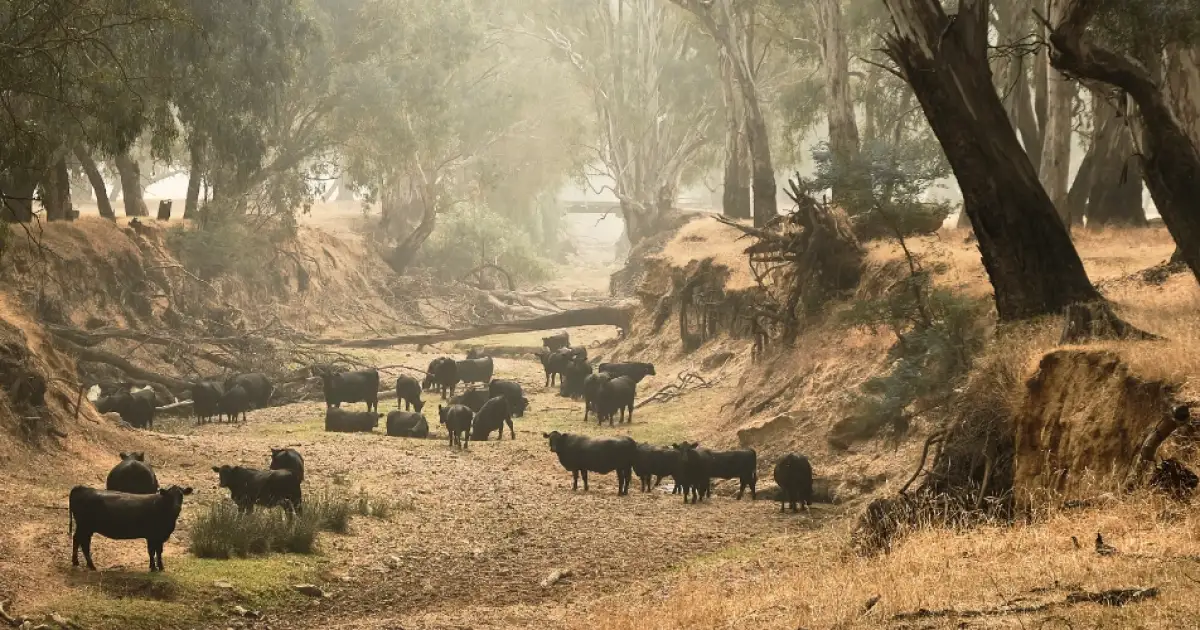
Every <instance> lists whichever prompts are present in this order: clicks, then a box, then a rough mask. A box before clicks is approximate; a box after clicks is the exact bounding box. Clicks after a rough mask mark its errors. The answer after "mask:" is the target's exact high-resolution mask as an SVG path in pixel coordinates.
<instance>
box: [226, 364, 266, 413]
mask: <svg viewBox="0 0 1200 630" xmlns="http://www.w3.org/2000/svg"><path fill="white" fill-rule="evenodd" d="M235 385H241V386H242V389H244V390H246V394H247V395H248V396H249V400H250V404H251V405H253V409H265V408H266V407H268V406H270V404H271V394H273V393H275V386H274V385H272V384H271V379H269V378H267V375H266V374H262V373H260V372H252V373H250V374H238V375H237V376H233V377H230V378H229V379H227V380H226V381H225V389H226V390H228V389H231V388H232V387H234V386H235Z"/></svg>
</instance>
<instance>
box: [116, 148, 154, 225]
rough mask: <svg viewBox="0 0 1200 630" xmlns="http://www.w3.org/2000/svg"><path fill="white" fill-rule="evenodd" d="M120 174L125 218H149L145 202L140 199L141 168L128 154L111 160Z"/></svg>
mask: <svg viewBox="0 0 1200 630" xmlns="http://www.w3.org/2000/svg"><path fill="white" fill-rule="evenodd" d="M113 161H114V162H115V163H116V165H117V172H119V173H120V174H121V193H122V194H123V195H124V198H125V216H127V217H144V216H149V215H150V211H149V210H148V209H147V208H146V201H145V200H144V199H143V198H142V167H141V166H139V165H138V163H137V160H134V159H132V158H130V157H129V154H128V153H126V154H123V155H118V156H117V157H116V158H115V159H114V160H113Z"/></svg>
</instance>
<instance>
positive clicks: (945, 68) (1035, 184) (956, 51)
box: [884, 0, 1100, 321]
mask: <svg viewBox="0 0 1200 630" xmlns="http://www.w3.org/2000/svg"><path fill="white" fill-rule="evenodd" d="M884 4H885V5H886V6H887V8H888V10H889V11H890V13H891V15H892V19H893V23H894V24H895V32H894V33H892V34H890V35H889V36H887V37H886V43H887V49H888V53H889V55H890V56H891V57H892V59H893V60H894V61H895V62H896V63H897V65H898V66H899V67H900V69H901V71H902V72H903V74H904V76H905V77H906V78H907V80H908V82H909V83H910V85H912V88H913V91H914V93H915V94H916V96H917V99H918V100H919V101H920V102H921V108H922V109H923V110H924V112H925V116H926V118H927V119H928V121H929V124H930V126H931V127H932V128H933V131H934V133H935V134H936V135H937V137H938V140H939V142H940V143H941V145H942V148H943V150H944V151H945V153H946V157H947V159H948V160H949V162H950V166H951V168H952V169H953V170H954V174H955V176H956V178H957V179H958V181H959V185H960V186H961V188H962V193H963V206H964V208H965V210H966V212H967V214H968V215H969V216H970V219H971V225H972V227H974V229H975V235H976V237H977V238H978V239H979V250H980V253H981V254H982V256H983V264H984V267H985V268H986V269H987V272H988V277H989V278H990V279H991V282H992V287H993V289H994V290H995V300H996V310H997V312H998V314H999V316H1000V319H1001V320H1003V321H1014V320H1021V319H1027V318H1030V317H1037V316H1040V315H1047V314H1056V313H1060V312H1062V310H1063V309H1064V308H1065V307H1066V306H1067V305H1068V304H1072V303H1076V302H1091V301H1096V300H1099V299H1100V294H1099V293H1098V292H1097V291H1096V289H1095V287H1093V286H1092V283H1091V281H1090V280H1089V279H1088V276H1087V273H1086V271H1084V268H1083V263H1082V261H1080V259H1079V254H1078V253H1077V252H1076V251H1075V247H1074V245H1073V244H1072V243H1071V237H1070V234H1069V233H1068V232H1067V228H1066V226H1065V225H1064V224H1063V222H1062V220H1061V219H1059V217H1058V213H1057V211H1056V210H1055V208H1054V204H1053V203H1051V201H1050V198H1049V197H1048V196H1047V195H1046V191H1045V189H1043V188H1042V186H1041V184H1040V183H1039V181H1038V176H1037V173H1036V172H1035V171H1034V170H1033V165H1032V164H1031V163H1030V161H1029V158H1028V157H1027V156H1026V154H1025V151H1024V149H1023V148H1022V147H1021V144H1020V142H1018V141H1017V136H1016V133H1015V132H1014V131H1013V127H1012V125H1011V124H1010V123H1009V121H1008V116H1007V114H1006V113H1005V111H1004V106H1003V105H1002V104H1001V103H1000V99H999V97H998V96H997V94H996V91H995V88H994V86H993V85H992V81H991V73H990V70H989V68H988V60H987V29H988V15H989V6H988V5H989V3H988V2H987V1H986V0H962V2H961V3H960V8H959V12H958V16H957V18H956V19H955V20H954V21H953V22H951V21H950V19H949V18H948V17H947V16H946V13H945V11H944V10H943V9H942V7H941V4H940V3H939V2H938V1H937V0H884Z"/></svg>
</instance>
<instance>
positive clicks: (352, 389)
mask: <svg viewBox="0 0 1200 630" xmlns="http://www.w3.org/2000/svg"><path fill="white" fill-rule="evenodd" d="M321 384H322V386H323V388H324V390H325V407H326V408H329V407H341V406H342V403H356V402H365V403H367V411H378V410H379V371H378V370H375V369H370V370H358V371H355V372H342V373H340V374H329V373H324V374H322V375H321Z"/></svg>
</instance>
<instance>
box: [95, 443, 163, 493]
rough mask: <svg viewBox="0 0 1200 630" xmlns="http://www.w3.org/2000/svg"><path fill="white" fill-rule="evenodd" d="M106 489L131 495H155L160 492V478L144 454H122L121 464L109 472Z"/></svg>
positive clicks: (105, 484)
mask: <svg viewBox="0 0 1200 630" xmlns="http://www.w3.org/2000/svg"><path fill="white" fill-rule="evenodd" d="M104 488H105V489H106V490H112V491H114V492H127V493H129V494H154V493H156V492H158V478H157V477H155V476H154V469H153V468H151V467H150V464H147V463H146V456H145V455H144V454H142V453H121V463H119V464H117V465H116V466H113V469H112V470H110V471H108V480H107V481H106V482H105V483H104Z"/></svg>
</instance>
